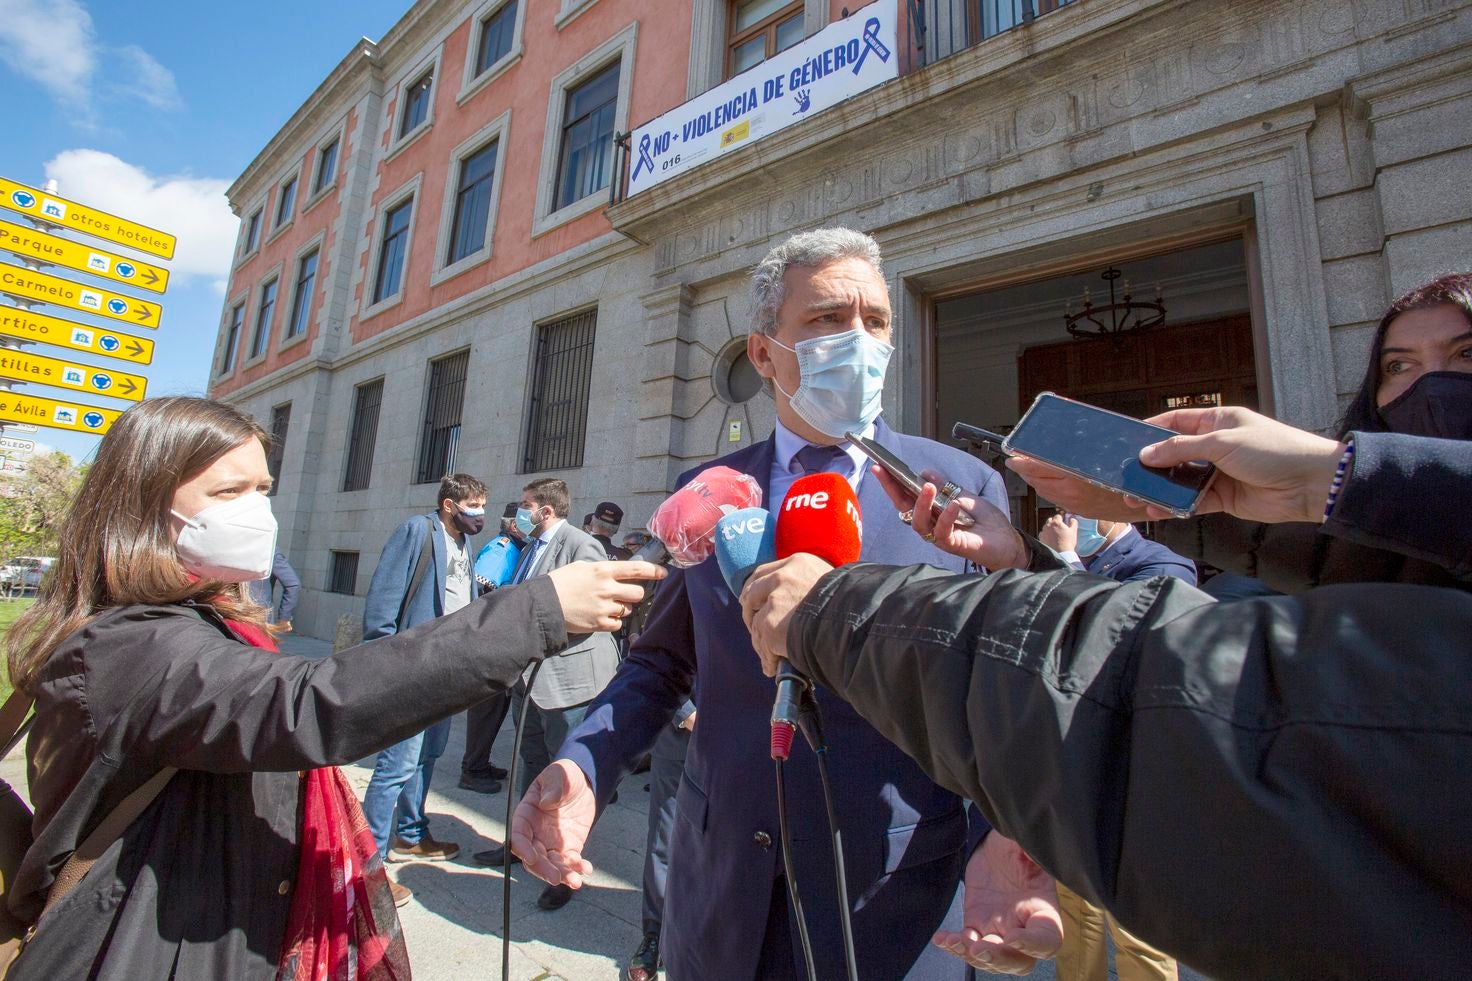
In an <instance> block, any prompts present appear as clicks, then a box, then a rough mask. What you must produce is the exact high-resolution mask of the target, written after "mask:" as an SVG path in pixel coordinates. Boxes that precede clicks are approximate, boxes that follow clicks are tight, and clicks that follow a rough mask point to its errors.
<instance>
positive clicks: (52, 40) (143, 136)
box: [0, 0, 410, 458]
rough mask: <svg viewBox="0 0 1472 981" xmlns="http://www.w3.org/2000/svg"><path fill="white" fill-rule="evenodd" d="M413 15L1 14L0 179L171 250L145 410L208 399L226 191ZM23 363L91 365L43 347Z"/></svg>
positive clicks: (269, 6) (317, 4)
mask: <svg viewBox="0 0 1472 981" xmlns="http://www.w3.org/2000/svg"><path fill="white" fill-rule="evenodd" d="M409 4H410V0H310V2H308V3H301V2H299V0H264V2H256V3H251V4H235V3H190V4H186V3H182V2H179V0H171V2H164V0H159V2H133V3H126V4H124V3H117V2H115V0H0V92H4V93H5V99H6V101H7V103H8V106H7V110H8V111H7V112H6V139H5V141H4V143H3V145H0V176H4V177H8V178H10V179H12V180H16V181H20V182H22V183H26V184H31V185H34V186H40V185H41V184H42V183H43V182H44V181H45V180H46V179H47V178H48V177H54V178H56V179H58V180H59V181H60V189H59V190H60V194H61V195H62V196H63V197H67V198H71V199H72V200H75V201H78V202H80V203H82V204H89V205H94V206H96V207H100V208H102V209H103V210H107V211H113V212H115V213H117V214H120V215H122V216H124V217H127V218H133V219H136V220H140V221H144V222H145V223H146V224H151V225H154V226H155V227H159V228H162V229H163V230H164V231H168V232H173V233H174V234H176V235H177V236H178V238H179V245H178V251H177V253H176V256H175V260H174V262H173V263H172V264H170V268H171V269H172V271H173V272H172V276H173V280H172V282H171V283H170V286H169V291H168V293H166V294H165V295H164V296H163V297H162V298H161V300H160V302H161V303H162V304H163V308H164V315H163V326H162V327H161V328H160V329H159V330H158V331H157V332H154V333H150V334H149V336H151V337H153V338H154V340H156V341H157V342H158V354H157V356H156V357H155V359H154V362H153V364H152V365H151V366H149V367H148V368H146V369H144V372H145V373H146V375H147V376H148V378H149V387H148V391H149V394H150V395H175V394H203V392H204V390H205V387H206V385H207V383H208V375H209V364H210V358H211V356H212V354H213V352H214V344H215V336H216V333H217V330H218V326H219V321H220V310H221V306H222V303H223V289H224V283H225V281H226V280H227V279H228V277H229V263H230V252H231V249H232V247H233V244H234V241H235V231H236V219H235V217H234V216H233V215H232V214H230V212H229V210H228V206H227V205H226V204H225V200H224V190H225V188H227V187H228V186H229V185H230V184H231V183H232V182H233V181H234V179H235V178H236V177H237V176H238V175H239V174H240V172H241V171H242V170H244V169H245V167H246V165H248V164H249V163H250V161H251V160H252V159H254V157H255V155H256V154H257V153H258V152H259V151H260V149H261V147H263V146H264V145H265V143H266V141H267V140H269V139H270V138H271V137H272V136H273V135H274V134H275V133H276V131H277V130H278V129H279V128H280V127H281V125H282V124H283V123H284V122H285V121H286V120H287V119H288V118H289V117H290V116H291V114H292V113H293V112H295V111H296V109H297V107H298V106H300V105H301V103H302V101H303V100H304V99H306V97H307V96H308V95H310V94H311V93H312V91H313V90H314V89H315V88H316V87H317V85H318V83H320V82H321V81H322V79H323V78H324V77H325V76H326V74H327V73H328V72H329V71H331V70H332V68H333V67H334V66H335V65H336V64H337V63H338V62H339V61H340V60H341V59H342V57H343V55H345V54H346V53H347V52H348V50H349V49H350V48H351V47H352V45H353V44H354V43H355V42H356V41H357V39H358V38H360V37H370V38H374V39H378V38H381V37H382V36H383V35H384V33H385V32H386V31H387V30H388V29H389V28H390V27H392V26H393V24H394V22H395V21H396V20H398V18H399V17H400V16H401V15H402V14H403V13H404V11H405V10H406V9H407V8H408V6H409ZM0 217H6V218H12V219H13V217H14V216H13V215H11V214H9V213H3V212H0ZM98 244H102V243H98ZM115 251H119V252H126V251H127V250H125V249H115ZM11 258H12V257H10V256H8V255H0V259H4V260H7V261H8V260H10V259H11ZM155 261H156V260H155ZM51 272H53V273H56V274H59V275H62V276H63V277H64V278H67V279H77V280H82V281H90V278H89V277H87V276H85V275H83V274H80V273H68V272H64V271H61V270H54V269H53V270H51ZM143 295H144V296H147V297H149V298H150V299H151V298H153V297H152V296H151V295H149V294H143ZM39 311H40V312H43V313H51V314H53V315H56V316H62V317H65V318H67V319H70V320H78V321H85V320H88V319H90V318H88V317H86V316H85V315H81V314H74V313H73V312H70V311H66V310H63V309H59V308H55V307H41V308H39ZM30 350H33V351H35V352H36V353H38V354H50V355H53V356H64V357H68V358H74V359H75V360H81V361H88V360H89V359H88V358H87V357H86V356H85V355H75V354H74V353H73V352H62V351H61V350H60V349H57V348H48V347H46V346H44V345H42V346H34V347H32V348H30ZM97 363H99V364H102V363H107V364H110V366H112V367H118V368H126V367H127V366H126V365H124V364H122V363H121V362H100V361H99V362H97ZM19 390H20V391H22V392H27V393H31V394H37V395H52V394H54V395H62V394H63V393H61V392H60V391H58V390H55V389H47V388H43V387H41V386H36V385H25V386H20V387H19ZM63 397H64V396H63ZM102 401H103V402H106V401H107V400H102ZM107 404H110V405H116V406H117V407H120V408H121V407H123V406H124V405H125V404H124V403H107ZM17 435H18V434H17ZM27 438H32V439H35V440H37V441H39V442H41V443H43V444H47V445H50V446H55V447H57V448H59V449H62V450H65V451H66V452H68V453H71V454H72V455H73V456H76V457H79V458H85V457H87V456H89V455H90V454H91V452H92V451H93V449H94V448H95V446H96V443H97V439H96V437H90V436H84V435H81V434H77V433H70V432H65V431H62V430H56V429H42V430H41V432H40V433H39V434H37V435H35V436H32V437H27Z"/></svg>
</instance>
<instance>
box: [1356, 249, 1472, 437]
mask: <svg viewBox="0 0 1472 981" xmlns="http://www.w3.org/2000/svg"><path fill="white" fill-rule="evenodd" d="M1442 305H1450V306H1454V307H1456V308H1457V309H1458V310H1461V311H1462V316H1464V317H1466V318H1467V323H1468V325H1469V326H1472V273H1451V274H1449V275H1446V276H1439V277H1437V278H1436V279H1433V280H1432V281H1431V282H1429V283H1425V284H1423V285H1421V286H1417V287H1416V288H1415V289H1413V290H1411V291H1410V292H1408V293H1405V294H1403V295H1402V296H1401V297H1400V298H1399V299H1397V300H1396V301H1395V302H1394V303H1392V304H1391V305H1390V308H1389V309H1388V310H1386V311H1385V316H1383V317H1381V318H1380V325H1379V326H1378V327H1376V328H1375V340H1374V341H1373V342H1372V343H1371V344H1370V363H1369V365H1368V366H1366V368H1365V378H1364V380H1363V381H1362V382H1360V388H1359V391H1358V392H1356V393H1355V396H1354V401H1352V402H1350V403H1349V408H1347V409H1345V410H1344V418H1343V419H1341V420H1340V421H1339V438H1340V439H1343V438H1344V437H1345V436H1347V435H1349V434H1350V433H1352V432H1362V433H1377V432H1384V431H1385V429H1386V426H1385V420H1384V419H1382V418H1381V417H1380V409H1379V407H1378V406H1376V404H1375V395H1376V393H1378V392H1379V391H1380V380H1381V379H1380V352H1381V350H1382V349H1383V348H1384V347H1385V332H1386V330H1388V329H1389V327H1390V323H1391V321H1393V320H1395V318H1396V317H1399V316H1400V315H1401V314H1403V313H1406V312H1408V311H1410V310H1425V309H1427V308H1428V307H1439V306H1442Z"/></svg>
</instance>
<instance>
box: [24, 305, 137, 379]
mask: <svg viewBox="0 0 1472 981" xmlns="http://www.w3.org/2000/svg"><path fill="white" fill-rule="evenodd" d="M0 335H3V336H5V337H14V338H16V339H17V340H22V341H36V342H38V343H41V344H55V345H57V346H58V347H68V348H71V349H72V350H73V351H86V352H88V353H89V354H100V355H102V356H103V357H105V358H117V359H118V360H119V361H131V362H133V363H134V364H152V363H153V341H150V340H149V339H148V338H146V337H134V336H133V335H132V334H124V333H122V332H121V331H116V330H106V329H104V328H100V327H88V326H87V325H86V324H78V323H73V322H72V321H70V320H62V319H61V318H60V317H48V316H47V315H46V314H44V313H36V312H35V311H33V310H22V309H20V308H19V307H7V306H3V305H0Z"/></svg>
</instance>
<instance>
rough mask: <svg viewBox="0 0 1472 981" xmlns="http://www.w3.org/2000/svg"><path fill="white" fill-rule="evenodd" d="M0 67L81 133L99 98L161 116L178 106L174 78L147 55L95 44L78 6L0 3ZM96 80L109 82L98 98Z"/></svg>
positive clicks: (43, 0)
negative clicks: (47, 99) (60, 110)
mask: <svg viewBox="0 0 1472 981" xmlns="http://www.w3.org/2000/svg"><path fill="white" fill-rule="evenodd" d="M0 61H3V62H4V63H5V64H6V65H8V66H9V67H10V68H11V69H12V70H13V71H15V72H16V73H17V74H19V75H22V76H24V77H26V78H29V79H30V80H31V81H33V82H36V83H38V84H39V85H40V86H41V87H42V88H44V89H45V90H46V91H47V92H49V93H50V94H51V97H52V98H53V99H55V100H56V101H57V102H58V103H60V104H61V105H62V106H63V107H65V108H67V109H69V110H71V111H72V112H73V113H75V115H74V117H73V118H72V120H71V121H72V122H73V123H75V124H76V125H78V126H81V127H82V128H84V129H93V128H95V126H96V118H95V105H94V103H95V102H96V101H97V100H98V98H99V96H100V97H101V98H102V99H103V100H104V101H106V102H110V103H117V102H122V101H126V100H132V99H136V100H138V101H140V102H143V103H144V104H146V105H148V106H150V107H151V108H153V109H157V110H161V111H173V110H176V109H182V108H183V106H184V100H183V99H182V98H181V97H180V95H179V86H178V84H177V83H176V82H175V81H174V73H173V72H171V71H169V70H168V69H167V68H165V67H164V66H163V65H161V64H159V62H158V61H157V59H155V58H154V57H153V56H152V55H150V54H149V53H148V52H147V51H144V50H143V49H142V48H140V47H138V46H137V45H136V44H128V45H124V46H122V47H109V46H106V45H101V44H98V43H97V33H96V31H95V29H94V27H93V24H92V15H91V14H89V13H88V12H87V8H86V7H84V6H83V5H82V4H81V2H80V0H0ZM99 78H104V79H109V80H110V81H108V82H107V83H106V84H105V85H103V86H102V87H101V88H102V91H101V92H99V91H98V89H99V85H98V79H99Z"/></svg>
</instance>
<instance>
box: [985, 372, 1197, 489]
mask: <svg viewBox="0 0 1472 981" xmlns="http://www.w3.org/2000/svg"><path fill="white" fill-rule="evenodd" d="M1044 398H1055V399H1059V400H1061V401H1063V402H1072V403H1073V404H1074V405H1082V406H1085V407H1087V408H1088V409H1089V410H1090V411H1091V412H1102V413H1105V414H1106V415H1111V416H1118V417H1119V418H1121V419H1128V420H1129V421H1130V422H1133V423H1136V424H1140V423H1143V424H1144V425H1147V426H1150V427H1151V428H1154V429H1159V430H1160V431H1161V432H1162V433H1168V434H1169V435H1171V436H1174V435H1176V433H1174V432H1172V431H1171V430H1169V429H1166V428H1164V427H1163V426H1156V425H1155V424H1154V423H1148V422H1144V420H1141V419H1136V418H1135V417H1134V416H1127V415H1125V414H1124V413H1123V412H1115V411H1114V410H1113V409H1101V408H1099V407H1098V406H1097V405H1089V403H1087V402H1080V401H1079V400H1078V399H1071V398H1068V397H1067V396H1065V395H1059V394H1058V393H1057V392H1039V393H1038V394H1037V396H1036V397H1035V398H1034V399H1033V400H1032V405H1030V406H1028V407H1027V411H1026V412H1024V413H1023V414H1022V418H1021V419H1019V420H1017V425H1015V426H1013V427H1012V431H1011V432H1010V433H1008V434H1007V438H1006V439H1004V440H1003V441H1002V452H1003V453H1005V454H1007V455H1008V456H1012V455H1014V454H1016V453H1018V452H1020V451H1018V450H1015V449H1013V448H1012V437H1013V436H1015V435H1016V434H1017V433H1018V432H1020V431H1021V430H1022V427H1023V426H1024V425H1025V424H1026V423H1027V417H1028V416H1029V415H1031V414H1032V410H1033V409H1035V408H1037V406H1038V403H1039V402H1041V401H1042V400H1043V399H1044ZM1035 459H1038V460H1040V461H1041V462H1043V463H1046V464H1048V466H1050V467H1057V468H1058V469H1059V470H1062V471H1065V472H1066V473H1070V474H1072V475H1073V476H1075V477H1077V478H1078V479H1079V480H1082V481H1083V482H1084V483H1087V484H1093V485H1094V486H1095V487H1102V488H1103V489H1104V490H1107V491H1109V492H1110V493H1111V494H1120V495H1123V494H1125V493H1126V492H1125V491H1122V490H1120V489H1119V488H1118V487H1114V486H1112V485H1110V484H1106V483H1104V482H1103V481H1100V480H1095V479H1093V478H1092V477H1090V476H1088V475H1087V474H1084V473H1080V472H1079V471H1078V470H1075V469H1074V468H1073V467H1070V466H1068V465H1067V464H1066V463H1060V462H1058V461H1056V460H1045V459H1043V458H1042V457H1036V458H1035ZM1214 480H1216V468H1214V467H1213V468H1212V472H1211V476H1210V477H1208V478H1207V479H1206V482H1205V483H1204V484H1202V485H1201V489H1200V490H1199V491H1197V492H1196V499H1195V500H1193V501H1192V502H1191V506H1190V508H1188V509H1186V510H1184V511H1183V510H1181V509H1180V508H1177V507H1175V506H1174V505H1172V504H1169V503H1167V502H1165V501H1161V500H1157V499H1155V498H1151V497H1149V496H1146V495H1141V494H1130V495H1129V496H1130V497H1133V498H1135V499H1137V500H1141V501H1144V502H1145V503H1147V504H1153V505H1155V506H1156V507H1158V508H1164V509H1165V510H1167V511H1169V512H1170V513H1171V514H1172V515H1174V516H1175V517H1177V518H1189V517H1191V515H1193V514H1195V513H1196V508H1197V507H1199V506H1200V504H1201V498H1202V497H1203V496H1205V494H1206V492H1207V490H1209V489H1210V487H1211V483H1212V481H1214Z"/></svg>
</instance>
